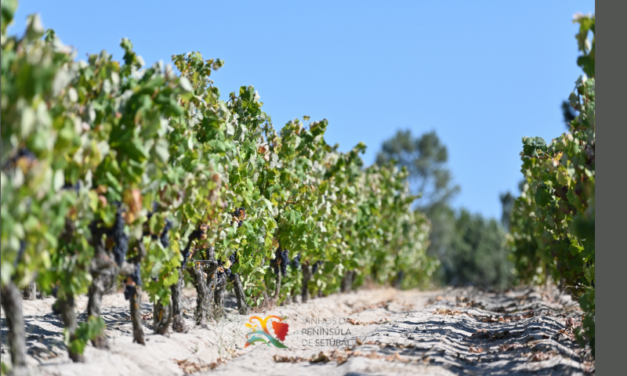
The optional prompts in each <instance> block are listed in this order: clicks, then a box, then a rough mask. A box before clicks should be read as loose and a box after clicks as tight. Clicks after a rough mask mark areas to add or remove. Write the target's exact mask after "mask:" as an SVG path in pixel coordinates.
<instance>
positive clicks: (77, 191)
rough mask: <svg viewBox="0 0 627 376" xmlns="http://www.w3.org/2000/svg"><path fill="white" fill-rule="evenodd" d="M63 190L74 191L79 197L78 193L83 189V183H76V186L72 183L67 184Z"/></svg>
mask: <svg viewBox="0 0 627 376" xmlns="http://www.w3.org/2000/svg"><path fill="white" fill-rule="evenodd" d="M61 189H63V190H70V189H72V190H74V192H76V196H78V193H79V191H80V189H81V183H80V182H78V181H77V182H76V183H75V184H74V185H72V183H70V182H65V184H64V185H63V187H61Z"/></svg>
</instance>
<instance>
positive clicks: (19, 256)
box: [13, 240, 26, 269]
mask: <svg viewBox="0 0 627 376" xmlns="http://www.w3.org/2000/svg"><path fill="white" fill-rule="evenodd" d="M25 250H26V241H24V240H20V249H18V251H17V256H15V261H13V267H14V268H15V269H17V265H18V264H19V263H20V261H21V260H22V256H23V255H24V251H25Z"/></svg>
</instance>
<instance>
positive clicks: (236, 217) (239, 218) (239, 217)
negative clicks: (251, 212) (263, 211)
mask: <svg viewBox="0 0 627 376" xmlns="http://www.w3.org/2000/svg"><path fill="white" fill-rule="evenodd" d="M231 215H232V216H233V221H234V222H237V227H242V224H243V223H244V219H246V210H244V208H239V209H238V208H235V210H234V211H233V213H231Z"/></svg>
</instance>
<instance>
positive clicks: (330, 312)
mask: <svg viewBox="0 0 627 376" xmlns="http://www.w3.org/2000/svg"><path fill="white" fill-rule="evenodd" d="M194 295H195V291H193V290H186V291H185V297H186V298H185V308H186V312H185V318H186V322H187V325H188V326H189V327H190V330H189V332H187V333H185V334H182V333H171V334H170V336H169V337H165V336H161V335H154V334H152V325H151V323H152V320H151V319H150V317H149V316H150V314H149V312H152V306H151V305H150V304H147V303H145V304H143V310H144V313H146V314H148V315H147V317H146V320H145V321H144V331H145V333H146V338H147V345H146V346H142V345H139V344H134V343H132V334H131V331H132V326H131V322H130V317H129V309H128V302H127V301H125V300H124V297H123V294H121V293H118V294H111V295H106V296H105V297H104V301H103V311H104V316H103V318H104V319H105V321H106V322H107V330H106V334H107V336H108V337H109V340H110V345H111V350H110V351H101V350H97V349H95V348H93V347H92V346H91V345H89V346H88V347H87V349H86V351H85V358H86V362H85V363H83V364H74V363H72V362H71V361H70V360H69V358H68V356H67V352H66V349H65V345H64V344H63V326H62V324H61V322H60V320H59V319H58V318H57V317H56V316H55V315H53V314H52V310H51V305H52V303H53V302H54V299H53V298H49V299H44V300H35V301H25V302H24V311H25V321H26V331H27V346H28V354H29V362H30V363H29V364H30V366H31V369H32V373H33V374H35V375H50V376H52V375H55V376H56V375H76V376H79V375H80V376H84V375H89V376H100V375H102V376H104V375H107V376H113V375H121V376H122V375H124V376H126V375H128V376H131V375H132V376H142V375H164V376H165V375H184V374H186V373H194V374H195V375H198V376H200V375H225V376H226V375H251V374H254V375H289V376H296V375H316V376H318V375H352V376H354V375H401V374H402V375H405V374H423V375H508V376H513V375H519V374H520V375H522V374H525V375H528V374H534V375H588V374H594V364H593V363H590V362H589V355H588V354H587V353H586V350H585V349H580V348H579V347H578V346H577V344H576V343H575V342H574V337H573V335H572V333H573V328H574V327H576V326H578V325H580V322H581V315H582V312H581V311H580V310H579V309H578V308H577V304H576V303H575V302H573V301H571V300H570V298H568V297H566V296H562V295H559V294H558V293H557V292H556V291H554V290H546V291H545V290H540V289H522V290H515V291H508V292H504V293H490V292H483V291H479V290H474V289H448V290H446V291H433V292H424V291H397V290H393V289H373V290H360V291H358V292H353V293H348V294H336V295H332V296H329V297H326V298H317V299H313V300H311V301H310V302H308V303H306V304H290V305H287V306H282V307H276V308H274V309H272V310H269V311H267V312H259V313H255V314H251V315H247V316H242V315H239V314H237V312H236V311H235V299H234V298H233V297H229V298H228V299H227V312H228V317H227V318H226V319H223V320H220V321H218V322H212V323H211V324H210V328H209V329H201V328H194V326H193V320H192V312H193V307H194V304H195V299H194ZM144 301H148V300H147V298H144ZM86 304H87V299H86V298H85V297H81V298H79V299H78V309H79V312H81V314H80V315H79V318H80V319H84V313H83V312H84V311H85V307H86ZM254 315H258V316H261V317H264V316H267V315H277V316H279V317H283V318H284V322H286V323H287V324H289V331H288V333H287V336H286V337H285V340H284V341H283V343H284V345H286V346H287V347H288V348H287V349H280V348H275V347H273V346H268V345H265V344H259V343H258V344H255V345H251V346H249V347H244V345H245V343H246V333H248V332H249V331H250V329H249V328H247V327H246V325H245V324H246V323H247V322H249V319H250V317H251V316H254ZM2 317H3V318H2V359H3V360H5V359H8V357H9V354H8V349H7V345H6V334H7V329H6V326H5V322H4V320H5V319H4V314H3V315H2ZM270 331H271V332H272V331H273V330H272V329H270ZM275 338H276V335H275Z"/></svg>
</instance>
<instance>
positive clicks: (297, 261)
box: [292, 253, 301, 270]
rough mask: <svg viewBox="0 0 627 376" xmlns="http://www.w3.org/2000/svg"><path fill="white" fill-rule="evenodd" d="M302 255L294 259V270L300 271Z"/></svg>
mask: <svg viewBox="0 0 627 376" xmlns="http://www.w3.org/2000/svg"><path fill="white" fill-rule="evenodd" d="M300 256H301V255H300V253H299V254H298V255H296V257H294V258H293V259H292V268H294V270H298V269H300Z"/></svg>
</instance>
